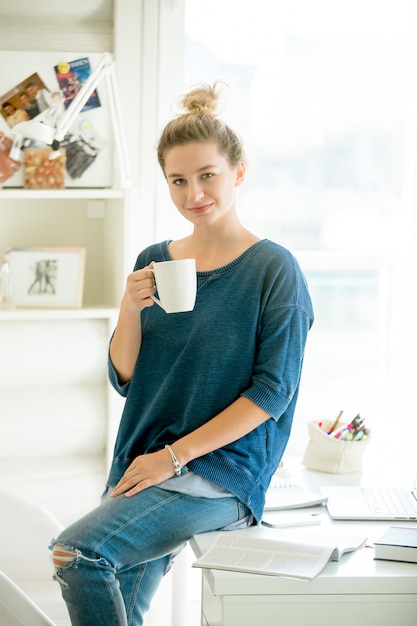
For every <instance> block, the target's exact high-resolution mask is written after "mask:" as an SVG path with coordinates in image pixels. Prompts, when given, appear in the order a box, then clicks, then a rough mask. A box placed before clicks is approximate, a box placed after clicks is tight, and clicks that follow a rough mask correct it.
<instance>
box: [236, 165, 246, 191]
mask: <svg viewBox="0 0 417 626" xmlns="http://www.w3.org/2000/svg"><path fill="white" fill-rule="evenodd" d="M245 175H246V164H245V163H244V161H242V162H241V163H239V165H238V166H237V170H236V183H235V187H239V185H241V184H242V183H243V181H244V180H245Z"/></svg>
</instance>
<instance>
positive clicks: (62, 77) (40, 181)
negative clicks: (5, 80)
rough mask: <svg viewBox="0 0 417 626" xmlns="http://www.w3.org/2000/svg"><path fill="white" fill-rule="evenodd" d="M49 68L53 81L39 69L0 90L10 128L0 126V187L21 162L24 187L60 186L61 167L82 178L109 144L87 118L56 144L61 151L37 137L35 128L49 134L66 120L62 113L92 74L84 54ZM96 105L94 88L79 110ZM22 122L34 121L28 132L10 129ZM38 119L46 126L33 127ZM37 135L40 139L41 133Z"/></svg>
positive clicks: (85, 109) (62, 181) (3, 114)
mask: <svg viewBox="0 0 417 626" xmlns="http://www.w3.org/2000/svg"><path fill="white" fill-rule="evenodd" d="M53 69H54V72H55V76H56V84H55V85H46V84H45V82H44V81H43V80H42V77H41V76H40V75H39V73H37V72H35V73H32V74H30V75H28V76H27V77H26V78H25V79H23V80H21V81H20V82H18V83H16V84H15V85H14V86H13V87H11V88H10V89H9V90H8V91H7V92H6V93H4V94H3V95H0V111H1V115H2V117H3V119H4V120H5V122H6V124H7V126H8V127H9V128H10V134H9V135H8V134H7V133H6V132H3V131H1V130H0V187H1V186H2V184H3V183H4V182H5V181H6V180H7V179H8V178H10V177H11V176H13V174H14V173H15V172H16V171H17V170H18V169H19V168H20V167H21V166H22V165H23V167H24V168H25V173H24V186H25V188H30V189H39V188H43V189H46V188H48V189H49V188H62V187H63V186H64V173H65V172H66V173H67V174H68V175H69V176H70V178H72V179H79V178H81V177H82V176H83V174H84V173H85V171H86V170H87V169H88V168H89V167H90V165H92V163H94V161H95V159H96V157H97V155H98V154H99V152H100V151H101V150H102V149H103V148H104V147H105V146H106V145H107V142H106V140H105V139H104V138H103V137H101V136H100V135H99V134H98V133H97V132H96V131H95V130H94V129H93V127H92V124H91V122H90V121H86V120H84V121H83V122H81V123H75V124H74V125H73V126H72V127H71V128H70V129H69V130H68V131H67V133H66V135H65V137H64V139H63V141H62V142H61V144H60V149H59V154H58V153H56V152H54V151H52V149H51V148H48V145H47V144H48V141H45V142H44V141H41V140H40V139H39V138H36V139H35V135H36V132H35V131H34V129H35V128H37V129H39V128H40V129H41V131H43V130H47V131H50V133H52V132H53V130H52V129H55V128H56V127H57V126H58V125H59V123H60V122H61V121H62V120H65V114H66V112H67V111H68V110H69V108H70V106H71V104H72V103H73V102H74V101H75V98H76V97H77V95H78V93H79V91H80V89H81V87H82V85H83V84H84V83H85V81H86V80H87V79H88V77H89V76H90V74H91V65H90V61H89V59H88V58H86V57H84V58H80V59H76V60H72V61H68V62H67V61H64V62H61V63H59V64H57V65H55V66H54V67H53ZM100 106H101V103H100V99H99V96H98V93H97V90H95V91H94V92H93V93H92V94H91V95H90V97H89V99H88V100H87V102H86V103H85V105H84V107H83V108H82V112H85V111H89V110H93V109H96V108H98V107H100ZM21 122H33V123H34V125H32V127H31V128H30V131H29V126H27V131H26V132H27V135H28V136H24V135H20V133H19V134H17V133H16V131H13V129H14V127H15V126H16V125H17V124H19V123H21ZM38 123H42V124H43V125H45V127H46V128H44V129H42V127H39V126H35V124H38ZM20 128H23V127H19V130H20ZM41 136H42V139H44V138H43V133H42V132H41V134H40V135H39V137H41ZM26 149H30V152H29V151H28V152H26ZM37 150H38V151H39V152H38V153H37V152H36V151H37ZM48 150H49V153H48ZM48 154H49V156H48ZM54 159H56V160H57V162H56V163H55V164H53V163H52V161H53V160H54ZM48 161H49V162H48Z"/></svg>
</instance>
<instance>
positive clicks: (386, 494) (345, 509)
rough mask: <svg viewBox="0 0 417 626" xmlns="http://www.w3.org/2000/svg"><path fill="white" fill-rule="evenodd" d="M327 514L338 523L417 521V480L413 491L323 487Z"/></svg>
mask: <svg viewBox="0 0 417 626" xmlns="http://www.w3.org/2000/svg"><path fill="white" fill-rule="evenodd" d="M321 492H322V493H323V494H324V495H326V496H327V502H326V506H327V510H328V512H329V515H330V517H331V518H332V519H335V520H366V521H378V520H384V521H389V522H391V521H392V522H394V521H398V520H417V477H416V480H415V483H414V487H413V489H406V488H401V487H372V486H370V487H366V486H364V487H360V486H345V485H343V486H342V485H341V486H339V487H335V486H323V487H322V488H321Z"/></svg>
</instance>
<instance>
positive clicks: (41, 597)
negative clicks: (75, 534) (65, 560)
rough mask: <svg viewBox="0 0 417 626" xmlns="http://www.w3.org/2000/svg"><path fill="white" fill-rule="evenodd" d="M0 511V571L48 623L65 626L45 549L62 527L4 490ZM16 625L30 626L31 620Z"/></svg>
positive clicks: (44, 512)
mask: <svg viewBox="0 0 417 626" xmlns="http://www.w3.org/2000/svg"><path fill="white" fill-rule="evenodd" d="M0 510H1V514H0V570H1V571H2V572H3V574H4V575H6V577H7V578H9V579H11V580H12V581H13V583H14V584H15V585H17V587H18V588H19V589H20V591H21V593H23V594H26V596H28V598H30V600H29V604H30V602H32V603H33V604H34V605H35V606H37V607H40V609H39V610H40V611H41V613H42V611H43V613H44V614H46V615H47V616H48V617H49V619H50V620H52V621H51V623H52V624H56V625H57V626H68V625H69V624H70V620H69V617H68V612H67V608H66V605H65V603H64V601H63V599H62V597H61V591H60V588H59V584H58V583H57V582H55V581H54V580H52V576H53V564H52V562H51V559H50V551H49V549H48V545H49V543H50V542H51V539H52V538H53V537H56V536H57V535H58V534H59V533H60V532H61V530H62V525H61V524H60V523H59V522H58V521H57V520H56V518H55V517H54V516H53V515H51V514H50V513H49V512H48V511H47V510H46V509H44V508H43V507H42V506H40V505H39V504H37V503H34V502H31V501H30V500H28V499H26V498H23V497H22V496H19V495H17V494H15V493H13V492H11V491H7V490H5V489H0ZM2 595H3V594H2ZM15 597H16V598H18V594H16V593H15ZM2 600H3V598H2ZM26 604H27V603H26ZM44 619H45V617H44ZM0 623H1V626H3V621H1V622H0ZM12 623H14V622H12ZM16 623H19V624H20V623H23V624H25V626H26V624H27V626H32V622H31V621H29V622H16ZM39 623H42V624H43V623H45V624H46V623H49V622H39ZM33 624H35V622H33ZM36 624H37V622H36Z"/></svg>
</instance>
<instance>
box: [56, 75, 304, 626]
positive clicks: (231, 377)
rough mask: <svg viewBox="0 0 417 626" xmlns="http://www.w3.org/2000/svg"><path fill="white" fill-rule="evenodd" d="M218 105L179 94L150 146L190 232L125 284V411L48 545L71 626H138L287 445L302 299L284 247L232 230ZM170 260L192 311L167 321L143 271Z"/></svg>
mask: <svg viewBox="0 0 417 626" xmlns="http://www.w3.org/2000/svg"><path fill="white" fill-rule="evenodd" d="M217 101H218V85H217V84H215V85H214V86H213V87H209V86H202V87H201V88H197V89H195V90H193V91H191V92H190V93H188V94H187V95H186V96H185V97H184V98H183V101H182V104H183V107H184V108H185V113H184V114H182V115H179V116H178V117H176V118H175V119H173V120H172V121H171V122H169V123H168V124H167V126H166V127H165V129H164V130H163V132H162V136H161V138H160V141H159V146H158V158H159V163H160V165H161V168H162V171H163V173H164V176H165V178H166V181H167V184H168V187H169V191H170V195H171V198H172V201H173V203H174V205H175V207H176V208H177V210H178V211H179V212H180V214H181V215H183V216H184V217H185V219H186V220H188V221H189V222H191V224H192V226H193V230H192V233H191V235H189V236H188V237H185V238H184V239H180V240H176V241H163V242H161V243H157V244H154V245H151V246H150V247H148V248H147V249H145V250H144V251H143V252H141V253H140V254H139V256H138V258H137V261H136V265H135V268H134V271H133V272H132V273H131V274H130V275H129V276H128V278H127V284H126V289H125V292H124V295H123V298H122V303H121V307H120V313H119V319H118V323H117V327H116V329H115V332H114V335H113V337H112V340H111V343H110V351H109V355H110V356H109V375H110V380H111V382H112V384H113V386H114V387H115V389H117V391H118V392H119V393H120V394H121V395H122V396H126V403H125V407H124V411H123V415H122V419H121V423H120V428H119V432H118V436H117V441H116V444H115V450H114V458H113V463H112V466H111V470H110V474H109V478H108V483H107V489H106V492H105V495H104V496H103V501H102V504H101V505H100V506H99V507H98V508H97V509H95V510H94V511H92V512H91V513H89V514H88V515H86V516H85V517H84V518H82V519H81V520H79V521H78V522H76V523H74V524H73V525H71V526H70V527H69V528H67V529H66V530H65V531H64V532H63V533H62V534H61V535H60V537H58V538H57V539H56V540H54V542H53V545H52V550H53V561H54V564H55V572H56V573H55V576H56V578H57V580H58V581H59V582H60V584H61V589H62V594H63V597H64V599H65V601H66V603H67V606H68V609H69V613H70V616H71V620H72V624H73V625H74V626H79V625H85V626H103V624H111V625H112V626H126V625H127V624H129V625H131V624H134V625H135V626H141V625H142V623H143V616H144V613H145V612H146V611H147V610H148V608H149V604H150V601H151V598H152V596H153V594H154V592H155V590H156V589H157V587H158V585H159V583H160V581H161V578H162V577H163V575H164V574H165V573H166V571H167V570H168V569H169V566H170V563H171V560H172V558H173V555H174V554H176V553H177V552H178V551H179V550H180V549H181V548H182V547H183V546H184V544H185V543H186V542H187V540H188V539H189V538H190V537H192V536H193V535H194V534H197V533H203V532H207V531H214V530H219V529H236V528H244V527H246V526H248V525H251V524H254V523H258V522H259V521H260V518H261V515H262V510H263V506H264V498H265V491H266V489H267V488H268V485H269V482H270V479H271V476H272V475H273V473H274V472H275V470H276V468H277V466H278V464H279V462H280V459H281V457H282V454H283V452H284V449H285V446H286V444H287V441H288V437H289V434H290V429H291V422H292V419H293V414H294V408H295V404H296V399H297V393H298V388H299V382H300V374H301V367H302V362H303V355H304V347H305V342H306V337H307V333H308V331H309V329H310V327H311V324H312V321H313V312H312V307H311V302H310V298H309V294H308V290H307V287H306V283H305V280H304V277H303V275H302V273H301V271H300V268H299V266H298V264H297V262H296V261H295V259H294V257H293V256H292V255H291V254H290V252H288V251H287V250H286V249H284V248H283V247H281V246H279V245H278V244H276V243H273V242H271V241H269V240H267V239H260V238H259V237H257V236H256V235H255V234H253V233H252V232H249V231H248V230H247V229H246V228H245V227H244V226H243V225H242V224H241V222H240V221H239V217H238V214H237V208H236V194H237V190H238V188H239V187H240V185H242V183H243V181H244V178H245V157H244V153H243V147H242V144H241V141H240V139H239V138H238V136H237V135H236V134H235V132H234V131H233V130H232V129H231V128H230V127H229V126H228V125H226V124H225V123H224V122H223V121H221V120H220V119H219V118H218V117H217V116H216V104H217ZM185 258H194V259H196V266H197V285H198V290H197V298H196V303H195V307H194V310H193V311H191V312H186V313H174V314H166V313H165V312H164V311H163V310H162V309H161V308H160V307H158V306H155V304H154V301H153V299H152V296H153V295H154V294H155V284H154V277H153V273H152V271H151V268H152V265H153V263H154V262H160V261H168V260H173V259H185Z"/></svg>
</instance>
